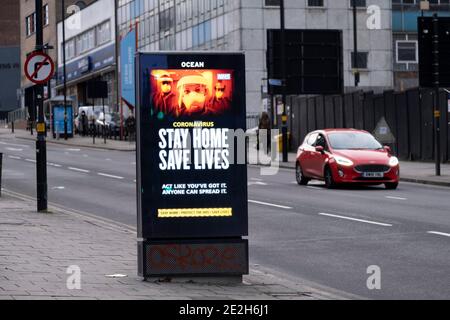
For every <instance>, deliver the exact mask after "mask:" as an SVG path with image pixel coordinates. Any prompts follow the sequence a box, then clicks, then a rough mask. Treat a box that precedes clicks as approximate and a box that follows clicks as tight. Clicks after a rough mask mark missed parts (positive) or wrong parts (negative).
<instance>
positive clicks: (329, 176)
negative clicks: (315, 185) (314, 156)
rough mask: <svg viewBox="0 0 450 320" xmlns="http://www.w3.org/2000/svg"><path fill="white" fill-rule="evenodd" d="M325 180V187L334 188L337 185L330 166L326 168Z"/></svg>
mask: <svg viewBox="0 0 450 320" xmlns="http://www.w3.org/2000/svg"><path fill="white" fill-rule="evenodd" d="M324 180H325V187H327V188H328V189H333V188H335V187H336V183H335V182H334V179H333V173H332V172H331V169H330V167H326V168H325V174H324Z"/></svg>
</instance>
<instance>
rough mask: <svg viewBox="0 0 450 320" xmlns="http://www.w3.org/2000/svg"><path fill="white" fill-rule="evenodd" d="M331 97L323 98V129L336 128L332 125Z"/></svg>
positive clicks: (332, 107) (332, 108)
mask: <svg viewBox="0 0 450 320" xmlns="http://www.w3.org/2000/svg"><path fill="white" fill-rule="evenodd" d="M334 118H335V117H334V105H333V96H325V127H326V128H336V125H335V123H334Z"/></svg>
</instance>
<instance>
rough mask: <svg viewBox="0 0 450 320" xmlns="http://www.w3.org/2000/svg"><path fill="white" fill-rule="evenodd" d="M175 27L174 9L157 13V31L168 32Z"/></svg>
mask: <svg viewBox="0 0 450 320" xmlns="http://www.w3.org/2000/svg"><path fill="white" fill-rule="evenodd" d="M174 26H175V7H171V8H169V9H166V10H163V11H161V12H160V13H159V31H169V30H170V29H171V28H172V27H174Z"/></svg>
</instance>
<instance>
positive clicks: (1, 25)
mask: <svg viewBox="0 0 450 320" xmlns="http://www.w3.org/2000/svg"><path fill="white" fill-rule="evenodd" d="M19 53H20V33H19V2H18V1H17V0H2V10H0V83H1V84H2V85H1V86H0V118H4V117H5V115H6V113H7V112H8V111H10V110H13V109H16V108H17V107H18V105H19V100H18V96H17V89H19V87H20V60H19V58H18V57H19Z"/></svg>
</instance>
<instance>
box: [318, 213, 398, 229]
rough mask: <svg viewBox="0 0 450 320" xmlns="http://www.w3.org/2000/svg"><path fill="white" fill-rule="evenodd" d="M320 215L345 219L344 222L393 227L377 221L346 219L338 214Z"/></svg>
mask: <svg viewBox="0 0 450 320" xmlns="http://www.w3.org/2000/svg"><path fill="white" fill-rule="evenodd" d="M319 215H321V216H327V217H332V218H338V219H344V220H351V221H357V222H364V223H369V224H375V225H378V226H382V227H392V224H388V223H381V222H375V221H369V220H362V219H356V218H351V217H345V216H339V215H336V214H330V213H323V212H321V213H319Z"/></svg>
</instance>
